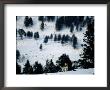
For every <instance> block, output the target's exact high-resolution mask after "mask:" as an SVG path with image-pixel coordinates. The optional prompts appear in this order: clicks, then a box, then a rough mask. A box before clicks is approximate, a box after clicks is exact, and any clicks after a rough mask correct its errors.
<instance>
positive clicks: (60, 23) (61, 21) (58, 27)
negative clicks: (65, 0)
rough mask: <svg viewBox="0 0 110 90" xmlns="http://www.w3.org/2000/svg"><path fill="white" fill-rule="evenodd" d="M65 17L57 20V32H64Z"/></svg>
mask: <svg viewBox="0 0 110 90" xmlns="http://www.w3.org/2000/svg"><path fill="white" fill-rule="evenodd" d="M64 22H65V21H64V17H59V18H57V20H56V24H55V27H56V30H57V31H60V30H62V28H63V25H64Z"/></svg>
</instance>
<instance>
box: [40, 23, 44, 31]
mask: <svg viewBox="0 0 110 90" xmlns="http://www.w3.org/2000/svg"><path fill="white" fill-rule="evenodd" d="M40 29H41V30H44V21H42V22H41V25H40Z"/></svg>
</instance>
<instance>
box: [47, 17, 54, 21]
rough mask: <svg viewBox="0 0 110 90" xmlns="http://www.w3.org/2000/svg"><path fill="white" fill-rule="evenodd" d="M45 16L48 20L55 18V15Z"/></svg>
mask: <svg viewBox="0 0 110 90" xmlns="http://www.w3.org/2000/svg"><path fill="white" fill-rule="evenodd" d="M46 18H47V21H48V22H50V21H54V20H55V16H47V17H46Z"/></svg>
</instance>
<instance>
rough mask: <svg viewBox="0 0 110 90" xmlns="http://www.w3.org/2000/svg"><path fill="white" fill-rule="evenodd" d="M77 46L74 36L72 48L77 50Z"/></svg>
mask: <svg viewBox="0 0 110 90" xmlns="http://www.w3.org/2000/svg"><path fill="white" fill-rule="evenodd" d="M77 44H78V42H77V37H76V36H75V37H74V39H73V47H74V48H77Z"/></svg>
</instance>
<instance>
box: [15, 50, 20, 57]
mask: <svg viewBox="0 0 110 90" xmlns="http://www.w3.org/2000/svg"><path fill="white" fill-rule="evenodd" d="M19 57H20V52H19V50H16V59H19Z"/></svg>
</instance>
